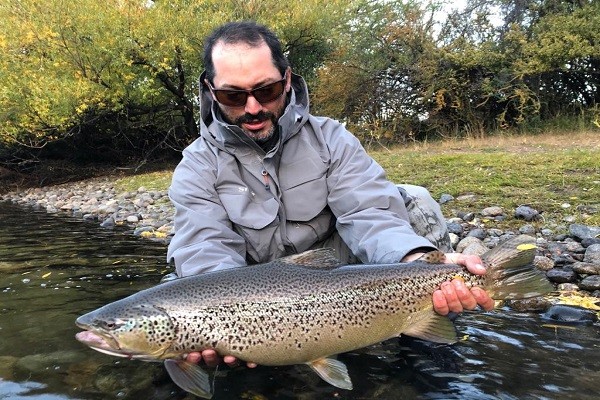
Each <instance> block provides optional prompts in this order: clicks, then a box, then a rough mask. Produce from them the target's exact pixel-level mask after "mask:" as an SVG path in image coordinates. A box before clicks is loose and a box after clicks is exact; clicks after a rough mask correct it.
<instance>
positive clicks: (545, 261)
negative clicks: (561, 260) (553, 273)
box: [533, 256, 554, 271]
mask: <svg viewBox="0 0 600 400" xmlns="http://www.w3.org/2000/svg"><path fill="white" fill-rule="evenodd" d="M533 265H535V267H536V268H537V269H539V270H542V271H550V270H551V269H552V268H554V261H553V260H552V259H550V258H548V257H544V256H535V258H534V260H533Z"/></svg>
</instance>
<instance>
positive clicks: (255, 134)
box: [221, 103, 285, 144]
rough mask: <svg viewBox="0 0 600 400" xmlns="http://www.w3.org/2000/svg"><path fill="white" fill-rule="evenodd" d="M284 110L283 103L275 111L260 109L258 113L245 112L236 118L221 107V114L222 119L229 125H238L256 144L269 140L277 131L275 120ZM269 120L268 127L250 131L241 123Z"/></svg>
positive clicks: (276, 120)
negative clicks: (269, 124)
mask: <svg viewBox="0 0 600 400" xmlns="http://www.w3.org/2000/svg"><path fill="white" fill-rule="evenodd" d="M284 110H285V103H284V104H282V105H281V106H280V107H279V109H278V110H277V111H276V112H271V111H260V112H259V113H258V114H249V113H245V114H243V115H241V116H239V117H237V118H233V117H232V116H231V115H230V114H228V113H227V111H226V110H224V109H223V108H221V114H222V115H223V119H224V120H225V122H227V123H228V124H230V125H236V126H238V127H239V128H240V129H241V130H242V131H244V133H245V134H246V136H248V137H249V138H250V139H252V140H254V141H255V142H257V143H258V144H261V143H265V142H267V141H269V140H270V139H271V138H272V137H273V135H274V134H275V132H276V131H277V122H278V120H279V118H280V117H281V116H282V115H283V112H284ZM268 120H270V121H271V126H270V127H269V128H268V129H263V130H260V131H251V130H248V129H244V127H243V126H242V124H244V123H250V122H263V121H268Z"/></svg>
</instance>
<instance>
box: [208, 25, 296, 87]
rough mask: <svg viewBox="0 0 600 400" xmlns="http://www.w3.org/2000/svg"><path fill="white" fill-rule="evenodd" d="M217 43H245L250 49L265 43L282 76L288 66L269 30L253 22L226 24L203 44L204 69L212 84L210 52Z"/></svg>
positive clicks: (273, 35)
mask: <svg viewBox="0 0 600 400" xmlns="http://www.w3.org/2000/svg"><path fill="white" fill-rule="evenodd" d="M218 42H223V43H225V44H237V43H245V44H247V45H249V46H251V47H258V46H260V45H261V44H262V43H266V44H267V46H269V48H270V49H271V58H272V61H273V64H274V65H275V67H276V68H277V69H278V70H279V72H281V75H282V76H283V74H285V71H286V69H287V68H288V67H289V65H290V63H289V62H288V60H287V58H286V57H285V55H284V54H283V50H282V49H281V42H280V41H279V39H278V38H277V36H275V34H274V33H273V32H272V31H271V30H269V28H267V27H266V26H264V25H260V24H257V23H256V22H254V21H238V22H228V23H226V24H224V25H221V26H219V27H217V28H216V29H215V30H213V31H212V33H211V34H210V35H209V36H208V37H207V38H206V40H205V42H204V60H203V61H204V69H205V70H206V79H208V81H209V82H212V81H213V79H214V77H215V65H214V64H213V60H212V51H213V48H214V47H215V45H216V44H217V43H218Z"/></svg>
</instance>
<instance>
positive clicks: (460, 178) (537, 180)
mask: <svg viewBox="0 0 600 400" xmlns="http://www.w3.org/2000/svg"><path fill="white" fill-rule="evenodd" d="M421 150H423V149H421ZM371 155H372V156H373V157H374V158H375V159H376V160H377V161H378V162H379V163H380V164H381V165H382V166H383V167H384V169H385V170H386V172H387V174H388V178H389V179H390V180H392V181H393V182H397V183H412V184H416V185H421V186H424V187H426V188H428V189H429V190H430V192H431V193H432V195H433V196H434V198H436V199H439V196H440V195H441V194H443V193H447V194H451V195H452V196H454V197H458V196H460V195H464V194H475V195H476V196H475V198H474V199H473V200H471V201H465V202H457V201H454V202H451V203H448V204H447V205H444V206H443V210H444V214H445V215H446V216H451V215H453V214H454V213H455V212H456V210H463V211H480V210H481V209H482V208H485V207H487V206H492V205H494V206H501V207H503V208H504V210H505V212H506V213H507V214H508V215H509V216H511V217H512V215H513V211H514V209H515V208H516V207H517V206H519V205H522V204H526V205H530V206H532V207H533V208H535V209H537V210H538V211H540V212H542V216H543V217H544V219H543V221H541V222H539V223H548V222H549V221H552V222H555V223H561V222H563V219H564V217H566V216H572V217H574V218H575V221H574V222H578V223H584V224H590V225H599V224H600V214H599V213H589V212H588V211H589V206H596V207H600V161H599V160H600V149H595V148H589V149H588V148H584V149H574V148H568V149H564V150H556V149H552V151H524V152H518V151H514V149H509V150H502V149H498V148H496V149H494V151H493V152H490V151H489V149H488V148H484V149H473V150H471V151H468V150H467V151H461V152H460V153H454V154H452V153H450V154H448V153H445V152H433V153H429V154H428V153H427V152H426V151H425V152H424V151H415V150H402V149H396V150H394V151H391V152H390V151H377V152H371ZM566 204H570V205H571V206H570V207H568V208H565V207H566ZM586 206H587V207H586ZM522 224H523V221H518V220H515V219H514V218H508V219H507V220H506V221H504V222H502V223H497V225H498V226H497V227H499V228H516V227H518V226H520V225H522Z"/></svg>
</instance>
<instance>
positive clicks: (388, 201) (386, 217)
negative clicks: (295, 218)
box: [321, 119, 435, 263]
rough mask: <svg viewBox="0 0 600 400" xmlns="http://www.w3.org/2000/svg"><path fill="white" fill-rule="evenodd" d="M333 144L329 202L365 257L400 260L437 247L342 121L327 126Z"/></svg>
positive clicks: (340, 229) (339, 225)
mask: <svg viewBox="0 0 600 400" xmlns="http://www.w3.org/2000/svg"><path fill="white" fill-rule="evenodd" d="M321 129H322V132H323V134H324V136H325V141H326V143H327V146H328V147H329V152H330V156H331V166H330V170H329V173H328V177H327V184H328V189H329V197H328V204H329V207H330V208H331V210H332V212H333V213H334V214H335V216H336V218H337V222H336V225H337V230H338V232H339V234H340V236H341V237H342V239H343V240H344V241H345V242H346V244H347V245H348V247H349V248H350V249H351V250H352V252H353V253H354V255H356V256H357V257H358V258H359V259H360V260H361V261H362V262H363V263H393V262H398V261H400V260H401V259H402V258H404V256H406V255H407V254H408V253H410V252H411V251H412V250H415V249H417V248H420V247H424V248H431V249H435V247H434V246H433V245H432V244H431V242H429V241H428V240H427V239H426V238H424V237H422V236H419V235H417V234H416V233H415V232H414V230H413V229H412V227H411V225H410V223H409V218H408V213H407V211H406V207H405V206H404V200H403V198H402V196H401V195H400V192H399V191H398V188H397V187H396V186H395V185H394V184H393V183H391V182H390V181H388V180H387V179H386V176H385V172H384V170H383V168H382V167H381V166H380V165H379V164H377V162H375V160H373V159H372V158H371V157H370V156H369V155H368V154H367V153H366V151H365V150H364V148H363V147H362V145H361V144H360V142H359V141H358V139H357V138H356V137H354V136H353V135H352V134H351V133H350V132H348V131H347V130H346V129H345V128H344V127H343V126H342V125H341V124H339V123H338V122H336V121H334V120H330V119H326V120H325V122H324V124H323V125H322V126H321Z"/></svg>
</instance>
